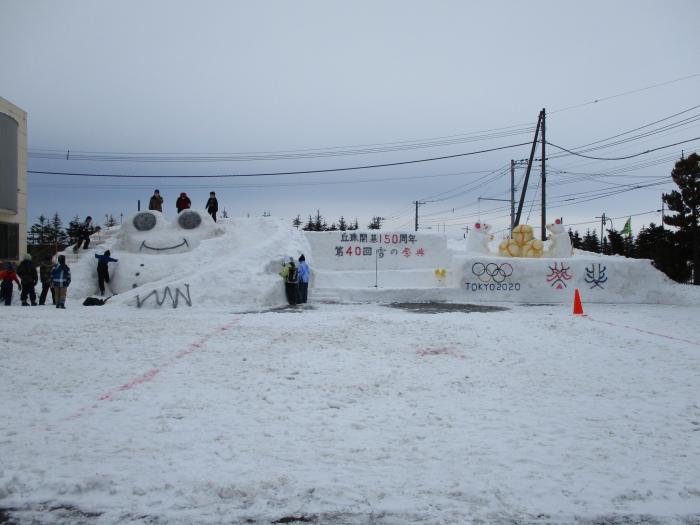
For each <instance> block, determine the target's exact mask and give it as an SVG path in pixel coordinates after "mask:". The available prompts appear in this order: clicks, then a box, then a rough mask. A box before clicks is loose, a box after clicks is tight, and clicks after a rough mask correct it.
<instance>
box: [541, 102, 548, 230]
mask: <svg viewBox="0 0 700 525" xmlns="http://www.w3.org/2000/svg"><path fill="white" fill-rule="evenodd" d="M540 115H542V240H543V241H546V240H547V198H546V197H547V196H546V192H545V186H546V185H547V172H546V169H545V159H546V158H547V157H545V144H546V143H547V140H546V139H545V125H544V124H545V116H546V113H545V110H544V108H542V113H540Z"/></svg>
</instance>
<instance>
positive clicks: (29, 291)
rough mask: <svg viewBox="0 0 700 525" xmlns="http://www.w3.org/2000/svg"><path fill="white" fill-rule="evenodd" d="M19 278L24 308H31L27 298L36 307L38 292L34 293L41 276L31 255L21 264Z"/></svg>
mask: <svg viewBox="0 0 700 525" xmlns="http://www.w3.org/2000/svg"><path fill="white" fill-rule="evenodd" d="M17 276H18V277H19V279H20V281H21V282H22V294H21V296H20V299H21V301H22V306H29V303H28V302H27V296H29V299H30V300H31V301H32V306H36V292H35V291H34V287H35V286H36V283H37V282H38V281H39V274H38V272H37V271H36V268H34V265H33V264H32V256H31V255H29V254H26V255H25V256H24V259H23V260H22V262H21V263H19V266H18V267H17Z"/></svg>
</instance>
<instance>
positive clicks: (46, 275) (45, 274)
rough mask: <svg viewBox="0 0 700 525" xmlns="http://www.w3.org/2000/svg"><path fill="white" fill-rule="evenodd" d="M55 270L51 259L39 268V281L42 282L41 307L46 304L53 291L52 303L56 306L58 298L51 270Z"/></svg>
mask: <svg viewBox="0 0 700 525" xmlns="http://www.w3.org/2000/svg"><path fill="white" fill-rule="evenodd" d="M52 269H53V263H52V262H51V257H46V259H44V262H42V263H41V265H40V266H39V280H40V281H41V295H39V305H40V306H41V305H44V304H46V296H47V295H48V293H49V290H51V303H52V304H56V298H55V297H54V291H53V287H52V286H51V270H52Z"/></svg>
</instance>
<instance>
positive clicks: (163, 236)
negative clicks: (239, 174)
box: [117, 209, 220, 255]
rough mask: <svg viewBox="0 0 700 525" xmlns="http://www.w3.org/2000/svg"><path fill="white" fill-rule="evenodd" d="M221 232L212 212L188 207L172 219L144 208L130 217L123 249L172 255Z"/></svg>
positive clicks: (124, 229) (124, 230) (120, 244)
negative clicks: (211, 215)
mask: <svg viewBox="0 0 700 525" xmlns="http://www.w3.org/2000/svg"><path fill="white" fill-rule="evenodd" d="M219 233H220V231H219V229H218V228H217V226H216V223H215V222H214V221H213V220H212V218H211V217H210V216H209V214H207V213H204V212H199V211H197V210H191V209H190V210H184V211H183V212H182V213H179V214H178V215H177V216H175V217H174V218H173V219H172V220H170V221H168V220H167V219H166V218H165V216H164V215H163V214H162V213H160V212H158V211H153V210H149V211H142V212H139V213H137V214H136V215H134V216H133V217H129V219H127V221H126V223H125V224H124V225H123V226H122V228H121V231H120V232H119V241H118V244H117V247H118V248H119V249H120V250H123V251H128V252H132V253H141V254H149V253H150V254H159V255H168V254H175V253H183V252H189V251H191V250H194V249H195V248H196V247H197V246H198V245H199V243H200V241H202V240H203V239H209V238H212V237H214V236H216V235H217V234H219Z"/></svg>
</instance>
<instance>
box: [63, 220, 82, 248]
mask: <svg viewBox="0 0 700 525" xmlns="http://www.w3.org/2000/svg"><path fill="white" fill-rule="evenodd" d="M82 224H83V223H82V221H81V220H80V217H78V216H77V215H76V216H75V217H73V218H72V219H71V221H70V222H69V223H68V228H66V234H67V235H68V244H75V243H76V242H78V239H80V233H81V231H82Z"/></svg>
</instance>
